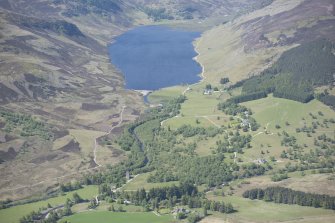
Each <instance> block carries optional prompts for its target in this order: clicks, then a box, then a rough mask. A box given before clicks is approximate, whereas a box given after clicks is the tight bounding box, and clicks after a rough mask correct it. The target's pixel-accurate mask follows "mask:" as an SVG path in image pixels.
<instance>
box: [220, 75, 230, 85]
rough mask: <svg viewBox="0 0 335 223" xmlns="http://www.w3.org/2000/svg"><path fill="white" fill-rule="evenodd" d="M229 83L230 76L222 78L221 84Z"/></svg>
mask: <svg viewBox="0 0 335 223" xmlns="http://www.w3.org/2000/svg"><path fill="white" fill-rule="evenodd" d="M227 83H229V78H228V77H224V78H221V79H220V84H227Z"/></svg>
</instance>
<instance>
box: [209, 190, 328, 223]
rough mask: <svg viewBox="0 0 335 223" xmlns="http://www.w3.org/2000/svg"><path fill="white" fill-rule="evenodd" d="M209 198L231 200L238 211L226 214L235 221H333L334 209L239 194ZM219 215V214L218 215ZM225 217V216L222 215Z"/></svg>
mask: <svg viewBox="0 0 335 223" xmlns="http://www.w3.org/2000/svg"><path fill="white" fill-rule="evenodd" d="M208 198H209V199H212V200H217V201H225V202H231V203H232V204H233V206H234V207H235V208H237V209H238V212H236V213H234V214H230V215H228V216H226V217H227V218H228V219H231V220H232V221H233V222H282V221H292V220H302V219H303V221H302V222H304V220H314V221H315V222H318V221H319V222H333V221H330V220H331V219H332V220H334V219H335V214H334V211H332V210H325V209H321V208H312V207H302V206H298V205H287V204H276V203H271V202H264V201H260V200H250V199H245V198H242V197H239V196H226V197H220V196H214V195H213V194H212V193H210V194H209V195H208ZM218 216H219V215H218ZM221 217H223V216H221Z"/></svg>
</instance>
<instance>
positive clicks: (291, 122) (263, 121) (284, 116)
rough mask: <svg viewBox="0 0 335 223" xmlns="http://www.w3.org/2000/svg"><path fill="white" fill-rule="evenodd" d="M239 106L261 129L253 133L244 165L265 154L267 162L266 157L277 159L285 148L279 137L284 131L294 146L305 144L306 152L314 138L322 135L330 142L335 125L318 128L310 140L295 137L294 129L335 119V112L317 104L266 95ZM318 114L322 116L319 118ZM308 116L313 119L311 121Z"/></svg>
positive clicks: (243, 156)
mask: <svg viewBox="0 0 335 223" xmlns="http://www.w3.org/2000/svg"><path fill="white" fill-rule="evenodd" d="M242 105H244V106H246V107H248V108H250V109H251V110H252V111H253V113H254V115H253V117H254V118H255V119H256V121H257V122H258V123H259V124H260V125H261V128H260V129H259V130H258V131H257V132H253V133H252V135H253V136H254V137H253V140H252V143H251V145H252V146H253V148H252V149H250V150H246V152H245V154H243V155H241V156H242V159H245V161H248V159H249V161H250V160H252V159H255V158H259V157H260V156H261V151H264V152H265V151H268V153H266V154H264V156H265V157H266V158H268V157H269V156H275V157H276V158H279V154H280V153H281V151H283V150H284V149H286V147H285V146H282V145H281V143H280V142H281V136H279V135H278V134H280V133H282V132H283V131H286V132H287V133H289V134H290V135H292V136H295V137H296V138H297V143H298V144H300V145H304V144H305V145H306V147H307V150H308V151H309V149H310V148H313V147H314V138H315V137H317V136H319V135H321V134H326V135H327V137H330V138H333V137H334V129H335V125H334V124H332V123H329V124H327V125H320V126H318V128H317V129H316V130H315V133H311V136H307V134H306V133H299V134H298V133H296V128H302V127H304V126H307V127H310V126H312V122H319V123H321V124H322V123H323V121H324V120H325V119H328V120H329V119H331V118H334V117H335V112H334V111H333V110H332V109H330V108H329V107H328V106H326V105H324V104H322V103H321V102H319V101H317V100H313V101H311V102H309V103H306V104H304V103H300V102H296V101H291V100H287V99H282V98H274V97H273V96H272V95H269V96H268V97H267V98H264V99H259V100H255V101H249V102H245V103H242ZM319 112H321V113H322V115H319ZM310 114H312V115H314V119H313V118H312V116H311V115H310ZM276 125H279V126H280V128H276ZM266 132H267V134H266Z"/></svg>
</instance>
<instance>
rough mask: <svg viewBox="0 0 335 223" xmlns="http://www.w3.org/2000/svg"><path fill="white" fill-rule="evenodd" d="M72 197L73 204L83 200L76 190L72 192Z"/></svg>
mask: <svg viewBox="0 0 335 223" xmlns="http://www.w3.org/2000/svg"><path fill="white" fill-rule="evenodd" d="M72 198H73V202H74V203H75V204H78V203H80V202H82V201H83V199H82V198H81V197H80V196H79V194H78V193H77V192H75V193H73V195H72Z"/></svg>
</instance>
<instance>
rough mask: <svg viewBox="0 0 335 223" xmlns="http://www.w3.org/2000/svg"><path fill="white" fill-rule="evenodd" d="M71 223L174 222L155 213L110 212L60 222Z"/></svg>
mask: <svg viewBox="0 0 335 223" xmlns="http://www.w3.org/2000/svg"><path fill="white" fill-rule="evenodd" d="M66 220H67V221H70V222H71V223H92V222H99V223H148V222H150V223H165V222H173V218H172V216H171V215H162V216H156V215H155V214H154V213H127V212H125V213H115V212H108V211H90V212H83V213H79V214H74V215H72V216H70V217H67V218H64V219H62V220H61V221H60V222H64V221H66Z"/></svg>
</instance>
